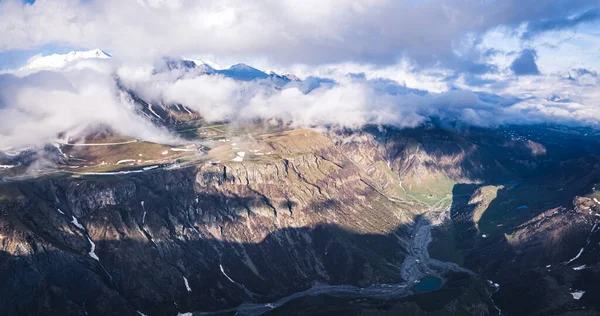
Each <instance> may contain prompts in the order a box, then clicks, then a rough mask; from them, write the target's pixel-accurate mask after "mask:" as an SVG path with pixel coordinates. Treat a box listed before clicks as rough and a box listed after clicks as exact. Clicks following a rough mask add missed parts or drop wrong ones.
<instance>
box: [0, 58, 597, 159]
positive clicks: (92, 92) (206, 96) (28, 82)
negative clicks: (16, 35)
mask: <svg viewBox="0 0 600 316" xmlns="http://www.w3.org/2000/svg"><path fill="white" fill-rule="evenodd" d="M156 69H157V68H156V67H153V66H151V65H137V66H131V65H122V64H117V63H116V61H110V60H109V61H93V60H86V61H82V62H80V63H76V64H75V65H72V66H69V67H67V68H65V69H61V70H52V71H48V70H46V71H40V72H35V73H30V74H24V73H20V72H17V73H16V75H15V74H4V75H0V87H1V88H0V148H4V147H13V146H14V147H19V146H28V145H32V144H42V143H44V142H47V141H50V140H52V139H54V138H56V135H58V134H59V133H63V132H68V133H69V134H76V133H78V132H82V131H85V130H88V129H89V127H90V126H96V125H103V126H108V127H110V128H111V129H112V130H114V131H116V132H117V133H119V134H123V135H127V136H130V137H135V138H138V139H143V140H148V141H154V142H159V143H173V142H175V141H177V140H176V139H175V138H174V136H173V135H172V134H170V133H169V132H168V131H166V130H164V129H161V128H159V127H156V126H155V125H153V124H152V123H151V122H150V120H149V119H148V118H146V117H144V116H143V115H140V114H139V113H136V111H134V105H133V103H132V102H133V101H132V100H131V98H130V97H129V95H128V94H127V93H125V92H124V91H123V88H125V89H127V90H129V91H132V92H134V93H135V94H136V95H138V96H139V97H141V98H142V99H144V100H146V101H148V102H150V103H152V104H153V105H156V106H160V105H170V104H183V105H185V106H186V107H188V108H190V109H192V110H194V111H196V112H198V113H199V114H200V115H202V117H203V118H204V119H205V120H207V121H237V120H242V121H243V120H249V119H256V118H259V119H265V120H268V119H271V118H276V119H280V120H283V121H285V122H287V123H289V124H290V125H291V126H293V127H320V126H344V127H350V128H360V127H361V126H364V125H365V124H382V125H393V126H396V127H400V128H406V127H415V126H419V125H422V124H426V123H427V122H429V121H430V120H431V118H437V119H439V120H440V121H442V122H448V123H458V124H463V125H471V126H482V127H490V126H498V125H503V124H537V123H559V124H579V125H581V124H586V125H596V124H598V123H599V122H600V112H599V111H597V107H596V104H597V101H598V100H600V96H599V95H598V93H597V92H596V93H594V92H593V91H594V89H595V87H596V86H597V85H598V78H597V76H592V75H593V74H594V73H593V72H590V71H581V70H578V71H577V70H574V71H573V73H572V74H571V75H570V77H569V78H570V79H569V78H558V79H553V80H555V81H549V80H551V79H549V78H550V77H547V76H546V77H542V76H535V77H522V78H519V80H520V81H517V80H514V79H513V80H509V81H508V83H506V84H505V85H504V86H503V88H502V91H504V93H503V94H495V93H490V92H483V91H471V90H467V89H450V90H447V91H442V92H429V91H427V90H423V89H413V88H410V87H407V86H406V85H404V84H400V83H398V82H397V81H395V80H391V79H387V78H370V77H369V76H366V75H365V74H356V73H348V74H338V75H337V76H336V77H335V78H334V79H335V80H332V79H323V78H314V77H313V78H312V79H310V80H307V82H308V81H310V85H311V89H307V83H306V82H298V81H290V82H288V83H282V82H280V81H277V82H274V81H272V79H269V78H267V79H258V80H252V81H239V80H234V79H232V78H229V77H226V76H224V75H221V74H212V75H206V74H199V73H198V72H194V71H191V72H190V71H185V70H182V69H173V70H165V69H164V68H163V71H156ZM593 80H596V81H595V83H594V82H590V81H593ZM117 82H118V84H117ZM314 82H317V83H318V82H322V84H314ZM578 82H582V83H578ZM583 83H585V84H583ZM540 87H542V88H541V89H540ZM543 87H547V89H546V90H544V88H543ZM536 89H537V90H536ZM553 89H554V90H553ZM522 91H526V93H525V94H523V93H522ZM502 95H504V96H502Z"/></svg>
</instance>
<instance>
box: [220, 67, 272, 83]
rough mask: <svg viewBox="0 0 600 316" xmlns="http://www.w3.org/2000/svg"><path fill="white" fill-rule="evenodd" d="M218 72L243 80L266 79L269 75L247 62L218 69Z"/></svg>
mask: <svg viewBox="0 0 600 316" xmlns="http://www.w3.org/2000/svg"><path fill="white" fill-rule="evenodd" d="M217 73H219V74H222V75H224V76H226V77H229V78H233V79H237V80H242V81H250V80H255V79H265V78H268V77H269V75H267V74H266V73H265V72H262V71H260V70H258V69H256V68H253V67H250V66H248V65H246V64H235V65H233V66H231V67H229V68H227V69H223V70H218V71H217Z"/></svg>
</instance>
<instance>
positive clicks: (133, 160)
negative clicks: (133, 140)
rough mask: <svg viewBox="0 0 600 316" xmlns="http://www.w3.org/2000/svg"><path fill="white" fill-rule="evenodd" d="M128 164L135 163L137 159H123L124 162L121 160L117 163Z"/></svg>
mask: <svg viewBox="0 0 600 316" xmlns="http://www.w3.org/2000/svg"><path fill="white" fill-rule="evenodd" d="M128 162H135V159H123V160H119V161H117V165H120V164H122V163H128Z"/></svg>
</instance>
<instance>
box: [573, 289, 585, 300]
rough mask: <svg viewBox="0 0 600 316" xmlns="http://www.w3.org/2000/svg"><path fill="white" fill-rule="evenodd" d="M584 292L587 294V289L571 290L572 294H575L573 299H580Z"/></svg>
mask: <svg viewBox="0 0 600 316" xmlns="http://www.w3.org/2000/svg"><path fill="white" fill-rule="evenodd" d="M583 294H585V291H575V292H571V295H572V296H573V299H575V300H578V299H580V298H581V297H582V296H583Z"/></svg>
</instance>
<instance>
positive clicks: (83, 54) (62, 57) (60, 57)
mask: <svg viewBox="0 0 600 316" xmlns="http://www.w3.org/2000/svg"><path fill="white" fill-rule="evenodd" d="M108 58H111V56H110V55H109V54H107V53H105V52H104V51H102V50H100V49H93V50H89V51H72V52H69V53H67V54H52V55H48V56H43V55H36V56H33V57H31V58H30V59H29V60H28V61H27V63H26V64H25V66H23V68H22V69H28V70H33V69H56V68H63V67H65V66H67V65H68V64H69V63H72V62H74V61H78V60H83V59H108Z"/></svg>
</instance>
